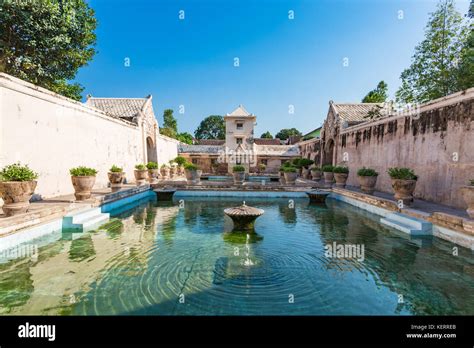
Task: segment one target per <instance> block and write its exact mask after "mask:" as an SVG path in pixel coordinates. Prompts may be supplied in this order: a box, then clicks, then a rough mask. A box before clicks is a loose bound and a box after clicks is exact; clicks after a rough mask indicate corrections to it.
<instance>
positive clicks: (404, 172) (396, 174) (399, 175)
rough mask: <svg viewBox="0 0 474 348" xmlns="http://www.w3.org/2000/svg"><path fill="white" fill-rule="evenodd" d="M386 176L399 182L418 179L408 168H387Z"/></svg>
mask: <svg viewBox="0 0 474 348" xmlns="http://www.w3.org/2000/svg"><path fill="white" fill-rule="evenodd" d="M388 175H390V177H391V178H392V179H400V180H416V179H418V177H417V176H416V175H415V173H414V172H413V170H412V169H410V168H398V167H394V168H389V169H388Z"/></svg>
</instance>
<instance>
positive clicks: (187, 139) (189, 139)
mask: <svg viewBox="0 0 474 348" xmlns="http://www.w3.org/2000/svg"><path fill="white" fill-rule="evenodd" d="M176 139H177V140H179V141H181V142H182V143H185V144H189V145H192V144H193V142H194V138H193V136H192V135H191V134H189V133H188V132H184V133H179V134H178V135H177V137H176Z"/></svg>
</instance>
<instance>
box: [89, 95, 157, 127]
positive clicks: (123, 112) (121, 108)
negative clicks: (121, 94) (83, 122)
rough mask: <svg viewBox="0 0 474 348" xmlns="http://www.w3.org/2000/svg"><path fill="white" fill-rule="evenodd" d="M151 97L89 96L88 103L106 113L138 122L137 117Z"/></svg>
mask: <svg viewBox="0 0 474 348" xmlns="http://www.w3.org/2000/svg"><path fill="white" fill-rule="evenodd" d="M148 99H149V98H93V97H88V98H87V101H86V103H85V104H86V105H88V106H91V107H94V108H96V109H99V110H102V111H103V112H105V113H106V114H108V115H110V116H113V117H117V118H122V119H126V120H128V121H131V122H136V120H134V118H135V117H137V116H138V113H139V112H140V111H142V110H143V109H144V107H145V104H146V102H147V101H148Z"/></svg>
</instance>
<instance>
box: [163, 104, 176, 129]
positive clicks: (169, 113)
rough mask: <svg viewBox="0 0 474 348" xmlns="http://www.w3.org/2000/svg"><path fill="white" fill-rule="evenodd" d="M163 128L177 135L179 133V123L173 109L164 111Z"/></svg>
mask: <svg viewBox="0 0 474 348" xmlns="http://www.w3.org/2000/svg"><path fill="white" fill-rule="evenodd" d="M163 128H167V129H171V130H172V131H173V132H174V133H175V134H176V133H178V121H176V118H174V116H173V110H172V109H166V110H165V111H163Z"/></svg>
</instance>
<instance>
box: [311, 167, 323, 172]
mask: <svg viewBox="0 0 474 348" xmlns="http://www.w3.org/2000/svg"><path fill="white" fill-rule="evenodd" d="M311 171H312V172H320V171H321V167H313V168H311Z"/></svg>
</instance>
